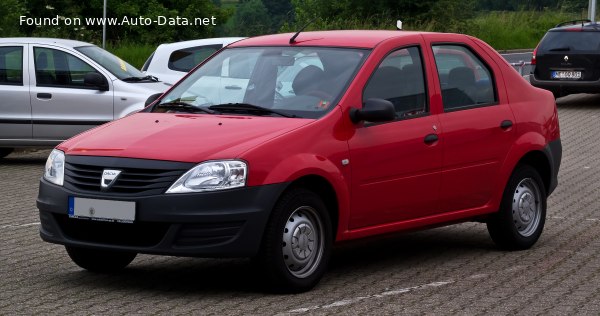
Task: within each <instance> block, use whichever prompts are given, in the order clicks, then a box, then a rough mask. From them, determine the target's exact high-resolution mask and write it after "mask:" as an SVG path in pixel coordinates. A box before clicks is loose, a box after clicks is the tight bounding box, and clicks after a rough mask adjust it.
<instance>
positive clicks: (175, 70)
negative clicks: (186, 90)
mask: <svg viewBox="0 0 600 316" xmlns="http://www.w3.org/2000/svg"><path fill="white" fill-rule="evenodd" d="M241 39H244V37H221V38H205V39H199V40H192V41H184V42H177V43H169V44H161V45H159V46H158V48H156V50H155V51H154V52H153V53H152V54H151V55H150V57H148V60H146V62H145V63H144V66H142V71H143V72H145V73H146V74H148V75H152V76H155V77H157V78H159V79H160V80H161V81H164V82H167V83H169V84H174V83H175V82H177V81H179V79H181V78H182V77H183V76H184V75H185V74H187V73H188V72H189V71H190V70H192V68H194V67H196V65H198V64H199V63H201V62H202V61H204V59H206V58H207V57H208V56H210V55H212V54H214V53H215V52H216V51H218V50H219V49H221V48H223V46H227V45H229V44H230V43H233V42H236V41H239V40H241Z"/></svg>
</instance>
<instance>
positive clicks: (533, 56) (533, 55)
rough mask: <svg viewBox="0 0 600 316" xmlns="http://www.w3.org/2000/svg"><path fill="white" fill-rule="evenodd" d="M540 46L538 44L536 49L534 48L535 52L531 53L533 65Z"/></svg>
mask: <svg viewBox="0 0 600 316" xmlns="http://www.w3.org/2000/svg"><path fill="white" fill-rule="evenodd" d="M539 46H540V45H539V44H538V46H536V47H535V49H534V50H533V53H532V54H531V64H532V65H535V64H536V60H535V55H537V50H538V47H539Z"/></svg>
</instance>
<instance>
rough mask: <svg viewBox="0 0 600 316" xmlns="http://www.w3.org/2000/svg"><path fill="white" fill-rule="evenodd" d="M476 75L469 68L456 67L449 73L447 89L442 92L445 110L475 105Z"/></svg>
mask: <svg viewBox="0 0 600 316" xmlns="http://www.w3.org/2000/svg"><path fill="white" fill-rule="evenodd" d="M476 90H477V88H476V82H475V73H474V72H473V69H471V68H469V67H456V68H454V69H452V70H450V72H449V73H448V85H447V88H446V89H444V90H443V91H442V98H443V99H444V107H445V108H456V107H463V106H467V105H472V104H475V100H473V98H474V96H475V93H476Z"/></svg>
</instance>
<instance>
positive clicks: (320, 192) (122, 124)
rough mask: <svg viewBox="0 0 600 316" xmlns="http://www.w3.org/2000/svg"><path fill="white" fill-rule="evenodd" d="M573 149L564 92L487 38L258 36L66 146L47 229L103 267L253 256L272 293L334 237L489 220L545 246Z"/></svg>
mask: <svg viewBox="0 0 600 316" xmlns="http://www.w3.org/2000/svg"><path fill="white" fill-rule="evenodd" d="M294 39H296V40H294ZM224 69H226V71H225V70H224ZM232 75H234V76H233V77H235V78H234V79H235V80H237V81H236V82H233V81H231V80H232V78H231V77H232ZM219 79H222V80H219ZM234 84H235V85H236V86H237V88H236V89H234V90H231V91H235V92H236V93H218V92H219V91H220V89H221V88H224V89H226V88H227V86H231V85H234ZM123 135H126V137H123ZM561 154H562V147H561V142H560V130H559V122H558V115H557V110H556V104H555V100H554V98H553V97H552V94H551V93H549V92H548V91H545V90H542V89H538V88H535V87H532V86H531V85H530V84H529V83H528V82H527V81H525V80H524V79H523V78H522V77H521V76H520V75H519V74H518V73H517V72H516V71H514V69H512V67H511V66H510V65H509V64H508V63H507V62H506V61H505V60H504V59H503V58H502V57H501V56H500V55H499V54H498V53H497V52H496V51H495V50H494V49H492V48H491V47H490V46H489V45H487V44H485V43H484V42H482V41H480V40H478V39H476V38H473V37H470V36H466V35H460V34H440V33H420V32H404V31H328V32H307V33H300V34H296V35H294V34H277V35H271V36H261V37H255V38H250V39H246V40H242V41H239V42H236V43H234V44H231V45H229V46H228V47H226V48H224V49H223V50H221V51H220V52H219V53H218V54H216V55H213V56H212V57H211V58H210V59H208V60H207V61H206V62H205V63H203V64H202V66H200V67H198V68H196V69H195V70H194V71H193V72H192V73H190V74H189V75H188V76H187V77H186V78H185V79H184V80H182V81H180V82H178V83H177V84H176V85H175V86H174V87H173V88H172V89H170V90H169V92H168V93H166V94H164V95H163V96H161V97H160V98H159V99H157V100H156V102H155V103H153V105H152V106H149V107H147V108H146V109H144V110H142V111H140V112H138V113H136V114H134V115H131V116H128V117H126V118H124V119H121V120H119V121H115V122H112V123H109V124H106V125H103V126H101V127H99V128H97V129H95V130H93V131H90V132H88V133H84V134H81V135H78V136H76V137H74V138H72V139H70V140H68V141H66V142H64V143H62V144H60V145H59V146H57V147H56V149H55V150H54V151H52V153H51V154H50V156H49V158H48V161H47V163H46V169H45V174H44V176H43V179H41V182H40V190H39V195H38V198H37V206H38V208H39V210H40V219H41V228H40V231H41V237H42V238H43V239H44V240H45V241H48V242H53V243H58V244H62V245H64V246H65V247H66V251H67V253H68V255H69V256H70V257H71V259H72V260H73V261H74V262H75V263H76V264H77V265H79V266H81V267H83V268H85V269H88V270H90V271H96V272H105V273H106V272H114V271H117V270H120V269H123V268H125V267H126V266H127V265H128V264H129V263H130V262H131V261H132V260H133V259H134V258H135V257H136V255H137V254H138V253H147V254H158V255H179V256H197V257H253V258H255V259H256V260H257V262H258V263H259V264H258V265H257V267H259V268H260V269H262V270H263V271H262V272H263V275H264V280H265V284H269V285H270V286H272V287H273V288H274V289H276V290H278V291H286V292H299V291H306V290H308V289H310V288H312V287H313V286H315V285H316V284H317V283H318V281H319V280H320V279H321V277H322V276H323V274H324V273H325V270H326V267H327V263H328V262H329V259H330V257H331V250H332V246H333V244H334V242H342V241H346V240H352V239H358V238H364V237H369V236H374V235H381V234H386V233H391V232H397V231H406V230H414V229H425V228H429V227H435V226H440V225H448V224H452V223H457V222H464V221H477V222H484V223H487V227H488V231H489V233H490V235H491V237H492V239H493V241H494V242H495V243H496V244H497V245H498V246H499V247H501V248H504V249H510V250H520V249H527V248H529V247H531V246H533V245H534V244H535V243H536V241H537V240H538V238H539V237H540V235H541V233H542V230H543V227H544V222H545V216H546V200H547V197H548V195H550V194H551V193H552V192H553V191H554V189H555V188H556V186H557V183H558V182H557V174H558V169H559V166H560V161H561Z"/></svg>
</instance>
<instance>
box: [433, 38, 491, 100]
mask: <svg viewBox="0 0 600 316" xmlns="http://www.w3.org/2000/svg"><path fill="white" fill-rule="evenodd" d="M433 54H434V56H435V63H436V67H437V71H438V76H439V78H440V84H441V86H442V101H443V103H444V110H456V109H460V108H464V107H471V106H480V105H488V104H494V103H496V101H497V99H496V91H495V89H494V80H493V77H492V72H491V71H490V68H489V67H488V66H487V65H486V64H485V63H484V62H483V61H482V60H481V59H480V58H479V57H478V56H476V55H475V54H474V53H473V52H471V50H470V49H468V48H466V47H464V46H459V45H434V46H433Z"/></svg>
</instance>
